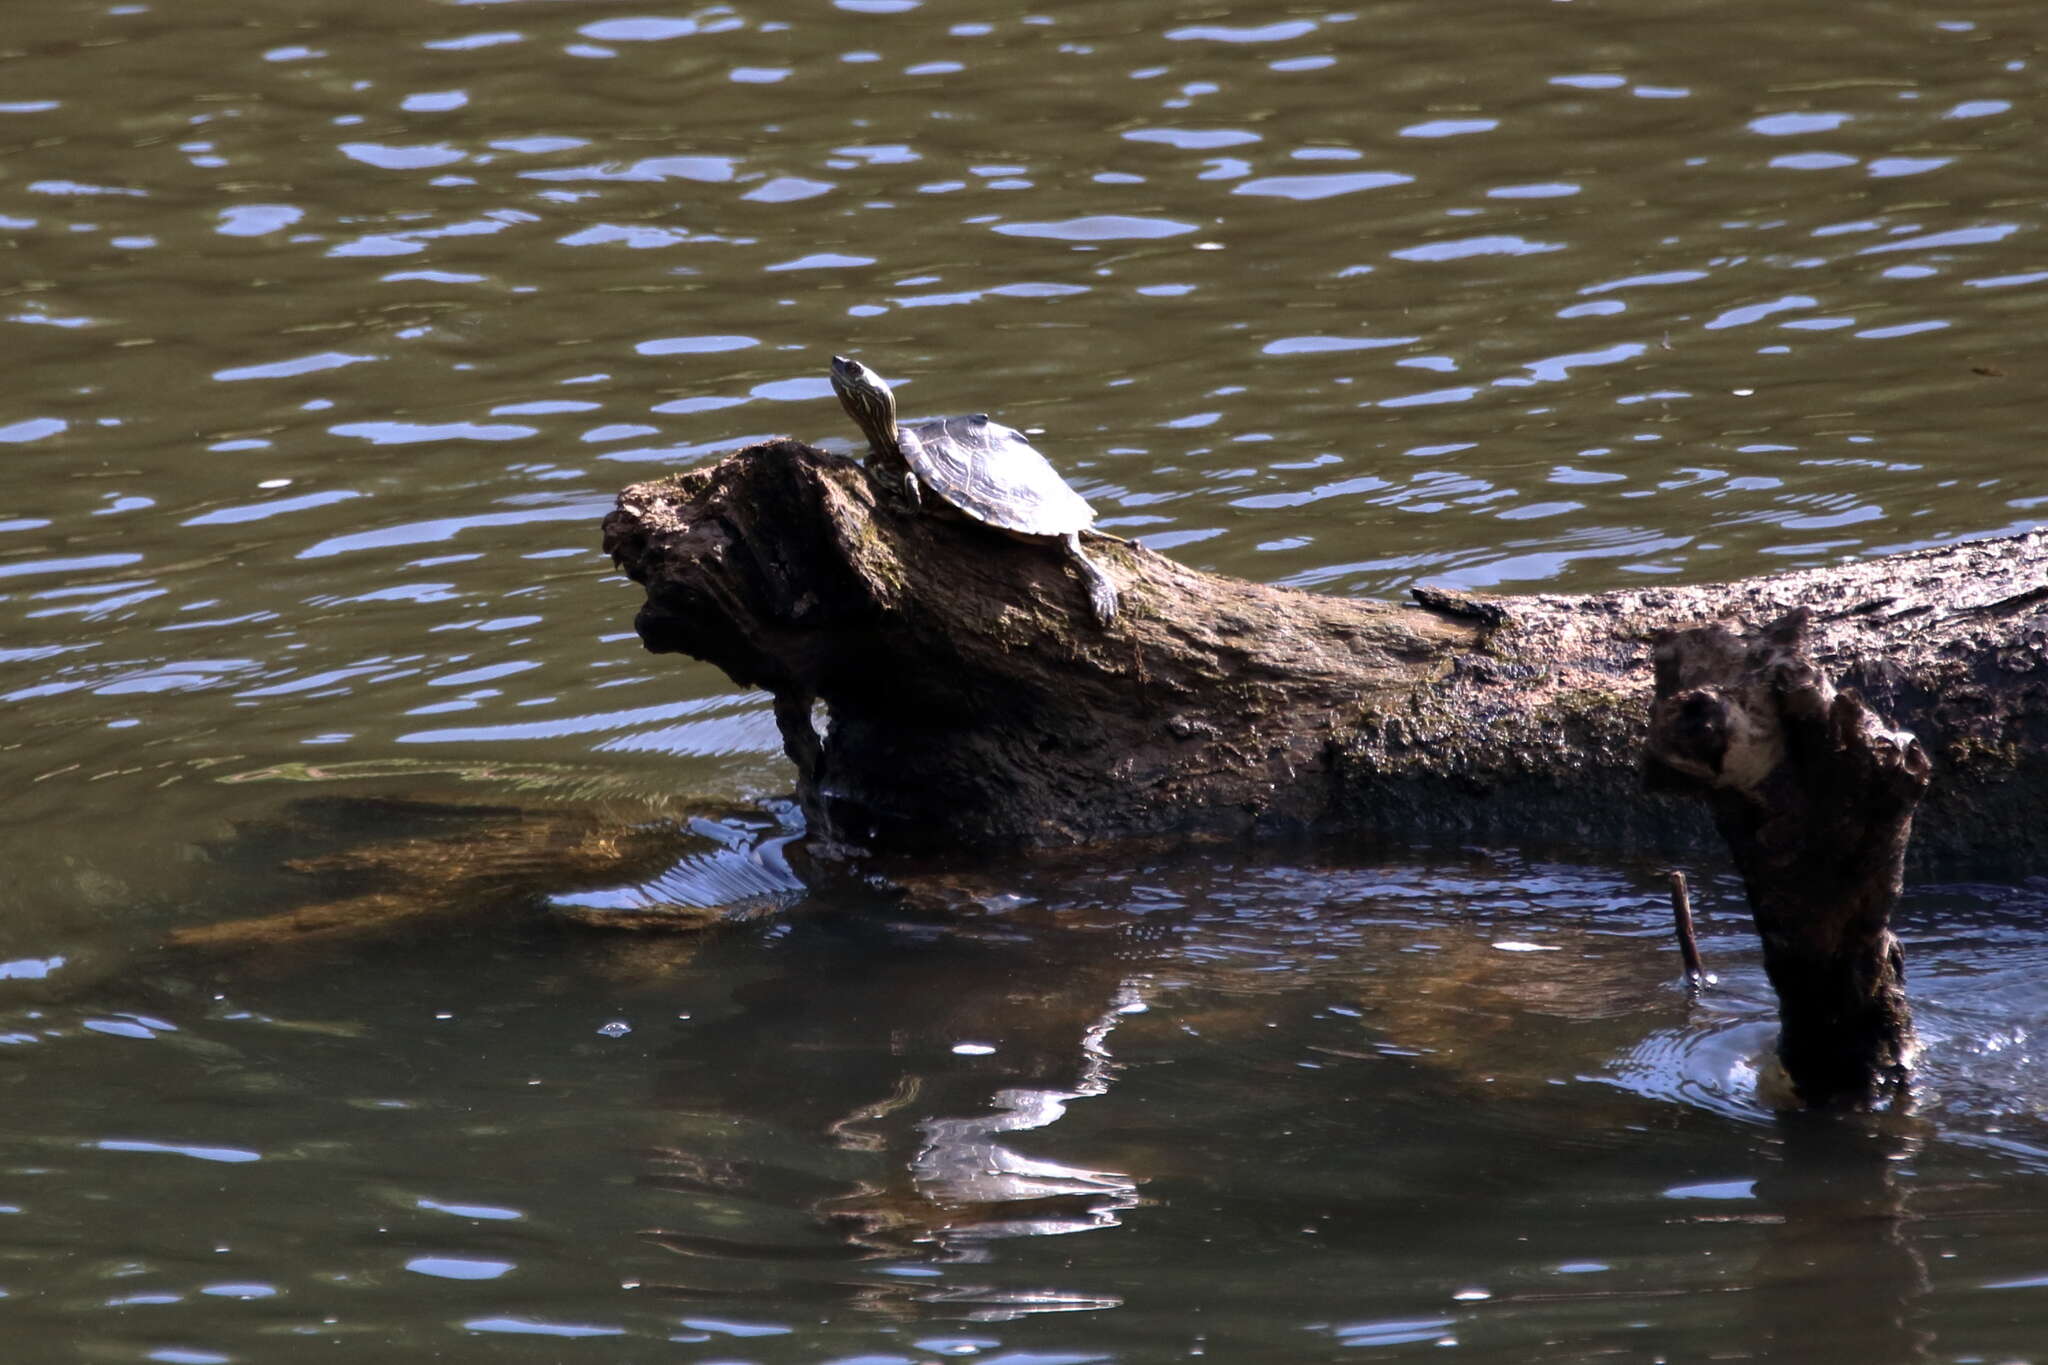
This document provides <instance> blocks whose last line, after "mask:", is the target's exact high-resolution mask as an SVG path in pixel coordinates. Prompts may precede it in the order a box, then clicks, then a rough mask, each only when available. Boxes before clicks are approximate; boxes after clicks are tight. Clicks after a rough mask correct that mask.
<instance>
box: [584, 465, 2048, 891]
mask: <svg viewBox="0 0 2048 1365" xmlns="http://www.w3.org/2000/svg"><path fill="white" fill-rule="evenodd" d="M604 544H605V548H606V550H607V551H608V552H609V553H610V554H611V555H612V557H613V559H614V561H615V562H616V563H617V564H618V566H619V567H620V568H621V569H622V570H623V571H624V572H625V574H626V575H627V576H628V577H629V578H630V579H632V580H633V581H634V582H635V583H637V584H639V585H641V586H642V587H643V588H644V590H645V602H644V604H643V605H642V606H641V608H640V610H639V614H638V617H637V619H636V622H635V624H636V627H637V629H638V631H639V633H640V636H641V639H642V640H643V641H644V642H645V644H646V645H647V647H648V648H649V649H651V650H654V651H657V652H672V653H681V654H686V655H689V656H691V657H694V658H698V659H702V660H706V661H708V662H710V663H711V664H713V665H715V666H716V667H718V668H720V669H722V670H723V671H724V672H725V673H726V674H727V676H729V677H730V678H732V679H733V681H734V682H736V683H738V684H740V685H742V686H747V687H759V688H763V689H765V690H767V691H769V692H770V693H772V694H773V695H774V698H775V713H776V718H777V722H778V724H779V725H780V727H781V731H782V736H783V741H784V746H785V748H786V750H787V751H788V753H789V755H790V758H791V759H792V761H793V762H794V763H795V764H796V768H797V785H798V795H799V799H800V800H801V802H802V804H803V806H804V809H805V812H806V814H807V817H808V818H809V820H810V821H811V828H812V830H813V831H814V836H825V837H829V838H832V839H836V840H839V841H841V842H843V843H846V844H851V845H858V846H861V847H865V848H869V849H873V850H876V851H896V850H913V849H923V850H930V849H987V848H993V847H1014V846H1027V845H1047V844H1072V843H1084V842H1092V841H1102V840H1112V839H1131V838H1143V837H1151V836H1189V835H1197V836H1222V837H1230V836H1239V835H1244V834H1251V833H1260V832H1270V831H1280V830H1289V831H1293V830H1304V831H1330V832H1346V833H1364V834H1372V835H1379V836H1387V837H1391V838H1397V839H1404V840H1406V839H1417V838H1422V839H1434V838H1449V839H1456V840H1460V841H1501V842H1508V841H1512V842H1517V843H1524V844H1526V843H1557V842H1564V843H1569V844H1572V845H1575V846H1579V847H1601V848H1607V849H1636V850H1642V851H1646V852H1655V853H1658V854H1661V855H1665V856H1670V855H1675V854H1682V853H1685V852H1687V851H1697V850H1699V849H1700V848H1702V847H1703V846H1706V845H1708V844H1710V843H1711V841H1712V830H1711V828H1710V826H1709V824H1708V822H1707V821H1706V820H1705V819H1704V818H1703V817H1702V813H1701V811H1700V810H1699V809H1697V803H1684V802H1678V801H1670V800H1651V799H1647V798H1646V797H1645V796H1644V795H1643V792H1642V767H1641V752H1640V751H1641V745H1642V742H1643V739H1644V737H1645V736H1646V735H1647V734H1648V731H1649V721H1650V709H1651V705H1652V702H1653V697H1654V677H1653V674H1654V669H1653V663H1652V652H1653V648H1654V643H1655V640H1656V638H1657V636H1658V633H1659V632H1660V631H1665V630H1669V629H1671V628H1674V627H1683V626H1687V625H1697V624H1702V623H1708V622H1724V623H1728V624H1729V625H1731V626H1732V627H1734V628H1737V629H1749V628H1754V627H1756V626H1758V625H1761V624H1763V623H1767V622H1770V621H1775V620H1777V619H1779V618H1781V617H1783V616H1785V615H1786V614H1787V613H1790V612H1792V611H1795V610H1798V609H1805V610H1806V611H1807V612H1808V613H1809V614H1810V624H1809V626H1808V630H1807V639H1806V647H1807V649H1808V651H1809V652H1810V657H1811V658H1812V660H1813V661H1814V662H1815V663H1816V665H1817V666H1819V667H1821V668H1824V669H1825V670H1827V672H1828V673H1829V674H1830V675H1831V676H1832V677H1834V678H1835V679H1836V680H1837V682H1838V683H1839V685H1840V686H1842V687H1844V688H1848V689H1852V690H1854V691H1856V692H1858V693H1859V694H1861V695H1862V696H1864V697H1866V698H1869V699H1870V700H1871V701H1872V703H1873V704H1875V705H1877V706H1878V707H1880V708H1881V709H1882V710H1884V711H1885V712H1886V713H1887V714H1888V715H1889V716H1890V718H1891V720H1892V722H1893V723H1894V724H1896V725H1898V726H1900V727H1903V728H1905V729H1907V730H1910V731H1912V732H1914V733H1915V734H1917V735H1918V736H1919V739H1920V743H1921V745H1922V746H1923V748H1924V750H1925V752H1926V755H1927V758H1928V762H1929V765H1930V770H1931V773H1932V777H1933V786H1932V788H1931V789H1930V791H1929V793H1928V795H1927V797H1926V799H1925V801H1924V802H1923V803H1922V805H1921V807H1920V810H1919V816H1918V837H1917V839H1916V840H1915V843H1914V848H1915V850H1916V853H1917V854H1918V856H1919V857H1920V858H1921V859H1922V860H1923V862H1924V863H1925V864H1928V865H1935V866H1956V865H1963V864H1967V865H1969V866H1972V867H1977V868H1992V867H2003V866H2011V865H2013V864H2014V863H2015V862H2019V863H2024V862H2027V861H2030V860H2031V861H2032V862H2034V863H2036V864H2038V862H2039V860H2040V859H2041V858H2042V857H2043V855H2048V821H2043V820H2041V819H2040V818H2038V815H2037V812H2038V811H2039V810H2041V809H2043V808H2044V802H2048V536H2044V535H2043V534H2041V533H2039V532H2035V533H2029V534H2025V535H2020V536H2013V537H2009V538H2005V539H1999V540H1984V541H1976V542H1969V543H1963V544H1956V545H1949V546H1943V547H1940V548H1937V549H1932V550H1922V551H1916V552H1912V553H1908V554H1902V555H1895V556H1891V557H1888V558H1882V559H1872V560H1866V561H1862V562H1858V563H1850V564H1842V565H1836V566H1830V567H1825V568H1816V569H1805V570H1800V571H1796V572H1792V573H1784V574H1777V575H1772V576H1769V577H1763V578H1754V579H1747V580H1743V581H1741V582H1736V583H1726V584H1714V585H1700V586H1690V587H1676V586H1674V587H1654V588H1639V589H1629V590H1625V591H1620V592H1609V593H1599V594H1593V595H1587V596H1571V595H1560V594H1540V595H1534V596H1526V597H1506V598H1492V599H1485V600H1480V599H1476V598H1471V597H1465V596H1461V595H1458V594H1452V593H1442V592H1433V591H1430V590H1427V589H1420V590H1418V591H1417V600H1416V601H1415V602H1413V603H1406V604H1395V603H1387V602H1376V601H1361V600H1353V599H1347V598H1338V597H1330V596H1323V595H1318V594H1312V593H1306V592H1298V591H1293V590H1290V589H1285V588H1273V587H1266V586H1263V585H1260V584H1255V583H1250V582H1246V581H1243V580H1241V579H1236V578H1230V577H1225V576H1221V575H1216V574H1207V573H1201V572H1197V571H1196V570H1193V569H1190V568H1188V567H1186V566H1184V565H1181V564H1177V563H1175V562H1174V561H1172V560H1170V559H1167V558H1166V557H1164V556H1162V555H1159V554H1156V553H1154V552H1152V551H1149V550H1146V549H1144V548H1142V547H1141V546H1137V545H1132V544H1125V543H1121V542H1111V541H1098V542H1091V544H1090V552H1091V554H1093V555H1094V556H1095V557H1096V558H1097V559H1098V560H1099V561H1100V562H1102V564H1103V565H1104V568H1105V569H1106V571H1107V572H1108V573H1109V574H1110V576H1111V578H1112V579H1113V580H1114V581H1115V582H1116V584H1117V586H1118V588H1119V589H1120V590H1121V592H1122V595H1123V601H1124V609H1123V612H1122V613H1121V615H1120V616H1119V617H1118V619H1117V620H1116V621H1115V622H1113V623H1111V624H1110V625H1109V626H1108V627H1106V628H1104V627H1098V626H1096V625H1095V623H1094V622H1093V621H1092V620H1091V619H1090V617H1089V614H1088V612H1087V607H1086V594H1085V592H1084V591H1083V588H1082V585H1081V583H1080V582H1079V580H1078V579H1077V578H1075V577H1074V575H1073V573H1072V571H1071V570H1070V569H1069V567H1068V566H1067V564H1066V562H1065V561H1064V560H1063V559H1062V558H1061V557H1060V556H1059V555H1058V554H1057V553H1054V552H1052V551H1050V550H1048V549H1046V548H1045V547H1043V546H1038V545H1032V544H1024V543H1018V542H1013V541H1010V540H1007V539H1004V538H1001V537H998V536H995V535H992V534H990V533H989V532H988V531H986V530H985V529H984V528H980V527H977V526H974V525H970V524H965V523H963V522H960V521H957V520H950V519H947V518H943V517H939V516H933V515H930V514H928V513H920V512H918V511H916V510H914V509H912V508H910V507H909V506H907V505H905V504H904V503H903V501H902V500H901V498H900V496H898V495H896V494H895V493H893V492H892V491H891V490H889V489H887V488H885V487H883V486H881V484H880V483H878V482H877V481H873V480H870V478H869V477H868V476H867V474H866V473H865V471H864V470H863V469H862V467H861V466H860V465H859V464H857V463H856V462H854V461H853V460H851V459H847V458H844V457H841V456H837V455H833V454H828V453H825V452H822V451H819V450H816V449H814V448H812V447H810V446H807V445H804V444H802V443H800V442H796V441H790V440H776V441H768V442H764V443H761V444H758V445H755V446H751V447H749V448H747V449H745V450H742V451H739V452H737V453H735V454H733V455H731V456H729V457H727V458H725V459H723V460H720V461H719V462H717V463H715V464H713V465H710V466H708V467H705V468H700V469H695V470H691V471H689V472H686V473H682V474H678V475H674V476H671V477H669V478H665V479H661V480H657V481H654V482H650V483H643V484H639V485H635V486H633V487H631V488H628V489H626V490H624V491H623V492H622V493H621V494H620V495H619V498H618V503H617V506H616V508H615V510H613V512H612V513H611V514H610V515H609V516H608V517H607V518H606V520H605V524H604Z"/></svg>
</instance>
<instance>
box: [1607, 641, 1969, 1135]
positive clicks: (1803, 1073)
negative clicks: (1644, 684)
mask: <svg viewBox="0 0 2048 1365" xmlns="http://www.w3.org/2000/svg"><path fill="white" fill-rule="evenodd" d="M1811 625H1812V613H1811V612H1810V611H1808V610H1807V609H1806V608H1803V607H1802V608H1800V609H1799V610H1797V611H1794V612H1792V613H1790V614H1789V615H1786V616H1784V617H1781V618H1780V619H1779V620H1777V621H1775V622H1772V623H1771V624H1769V625H1767V626H1765V627H1764V628H1762V629H1761V630H1758V631H1756V632H1755V633H1753V634H1751V635H1749V636H1747V637H1746V638H1745V637H1738V636H1736V635H1734V634H1733V633H1731V632H1730V631H1728V630H1727V629H1725V628H1724V627H1722V626H1720V625H1707V626H1696V627H1693V628H1692V629H1689V630H1683V631H1673V632H1670V633H1668V634H1666V635H1664V636H1663V637H1661V638H1660V639H1659V640H1658V641H1657V645H1656V649H1655V658H1656V702H1655V704H1654V705H1653V706H1652V707H1651V711H1650V733H1649V737H1648V745H1647V749H1648V754H1649V766H1648V776H1649V778H1650V781H1651V785H1653V786H1656V787H1660V788H1662V789H1665V790H1671V791H1678V792H1683V793H1686V794H1689V795H1693V796H1697V797H1700V798H1702V799H1704V800H1705V802H1706V804H1707V808H1708V809H1709V810H1710V811H1711V812H1712V813H1713V817H1714V826H1715V828H1716V829H1718V830H1719V831H1720V832H1721V837H1722V838H1723V839H1724V840H1726V841H1727V844H1728V848H1729V851H1730V852H1731V853H1733V854H1734V857H1735V866H1736V868H1737V869H1738V870H1739V871H1740V872H1741V873H1742V884H1743V889H1744V890H1745V892H1746V893H1747V895H1748V897H1749V905H1750V910H1751V913H1752V914H1753V915H1754V916H1755V918H1756V929H1757V936H1758V938H1760V939H1761V940H1762V942H1763V952H1764V970H1765V972H1766V973H1767V974H1768V975H1769V976H1770V979H1771V985H1772V986H1773V987H1774V988H1775V989H1776V991H1777V994H1778V1020H1779V1026H1780V1029H1779V1035H1778V1057H1779V1060H1780V1061H1782V1062H1783V1063H1784V1066H1785V1074H1786V1076H1787V1077H1788V1078H1789V1079H1790V1080H1791V1082H1792V1087H1793V1089H1794V1090H1796V1091H1797V1092H1798V1094H1799V1097H1800V1098H1801V1099H1802V1100H1804V1101H1805V1102H1806V1103H1807V1104H1810V1105H1838V1104H1852V1105H1853V1104H1864V1103H1868V1102H1872V1101H1875V1100H1879V1099H1883V1098H1885V1097H1887V1096H1889V1095H1895V1094H1900V1093H1903V1091H1904V1087H1905V1084H1906V1079H1907V1072H1908V1069H1909V1067H1910V1066H1911V1062H1912V1055H1913V1021H1912V1015H1911V1013H1910V1011H1909V1010H1908V1008H1907V1005H1906V975H1905V973H1906V964H1905V953H1904V951H1903V950H1902V949H1901V948H1900V946H1899V941H1898V939H1897V938H1896V937H1895V936H1894V935H1893V934H1892V931H1891V912H1892V907H1893V906H1894V905H1896V904H1897V903H1898V898H1899V890H1900V884H1901V881H1902V878H1903V873H1904V868H1905V862H1906V844H1907V842H1908V840H1909V839H1910V838H1911V836H1912V832H1913V810H1914V807H1915V806H1917V805H1918V804H1919V802H1920V797H1921V794H1922V793H1923V792H1925V791H1926V790H1927V778H1928V772H1929V768H1930V764H1929V762H1928V757H1927V751H1926V750H1925V749H1924V748H1923V747H1922V746H1921V744H1920V743H1919V741H1918V740H1916V739H1914V738H1913V736H1911V735H1910V734H1905V733H1902V732H1900V731H1897V730H1894V729H1891V728H1890V727H1889V726H1887V725H1886V724H1885V723H1884V722H1883V721H1882V720H1881V719H1880V718H1879V717H1878V716H1877V715H1876V714H1875V713H1874V712H1872V710H1871V709H1870V707H1869V706H1867V705H1866V704H1865V703H1864V702H1863V700H1862V699H1861V698H1860V697H1858V696H1857V695H1856V694H1855V693H1853V692H1843V691H1838V690H1836V688H1835V687H1834V686H1833V684H1832V683H1831V682H1830V681H1829V680H1828V677H1827V675H1826V674H1825V673H1824V672H1822V671H1821V669H1820V668H1818V667H1817V666H1815V664H1814V662H1813V660H1812V659H1811V658H1810V657H1808V654H1807V651H1806V636H1807V631H1808V629H1809V628H1810V627H1811ZM1681 925H1682V919H1681Z"/></svg>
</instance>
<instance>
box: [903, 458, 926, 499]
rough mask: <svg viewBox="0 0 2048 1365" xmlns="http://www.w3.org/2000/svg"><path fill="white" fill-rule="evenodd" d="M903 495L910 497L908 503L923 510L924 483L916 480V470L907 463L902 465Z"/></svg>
mask: <svg viewBox="0 0 2048 1365" xmlns="http://www.w3.org/2000/svg"><path fill="white" fill-rule="evenodd" d="M903 496H904V497H906V498H909V499H910V505H911V506H912V507H914V508H916V509H917V510H919V511H923V510H924V485H923V484H921V483H919V482H918V481H917V471H916V470H914V469H912V468H911V467H910V466H909V465H907V464H906V465H904V466H903Z"/></svg>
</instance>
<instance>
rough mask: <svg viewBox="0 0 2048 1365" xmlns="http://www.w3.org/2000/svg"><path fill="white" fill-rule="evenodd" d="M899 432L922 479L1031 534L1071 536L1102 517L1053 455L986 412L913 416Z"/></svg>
mask: <svg viewBox="0 0 2048 1365" xmlns="http://www.w3.org/2000/svg"><path fill="white" fill-rule="evenodd" d="M896 435H897V440H898V443H899V444H901V446H902V447H903V458H904V460H905V461H907V462H908V463H909V465H910V468H911V470H912V471H913V472H914V473H916V475H917V477H918V479H919V480H920V481H922V482H923V483H924V485H925V486H926V487H927V488H929V489H931V491H932V492H934V493H936V494H937V495H938V496H939V497H941V498H944V499H945V500H946V501H947V502H948V503H950V504H952V505H953V506H954V507H957V508H959V509H960V510H961V511H962V512H965V513H966V514H967V515H968V516H970V517H973V518H974V519H975V520H976V521H980V522H985V523H987V524H988V525H990V526H993V527H996V528H997V529H998V530H1003V531H1012V532H1015V533H1016V534H1018V535H1025V536H1064V535H1067V534H1069V533H1070V532H1074V531H1081V530H1086V529H1087V528H1088V527H1089V526H1092V525H1094V523H1095V509H1094V508H1093V507H1090V506H1089V505H1088V500H1087V499H1086V498H1084V497H1082V496H1081V495H1080V494H1079V493H1076V492H1075V491H1074V490H1073V489H1071V488H1069V487H1068V486H1067V481H1066V480H1065V479H1062V478H1061V477H1060V476H1059V471H1058V470H1055V469H1054V468H1053V467H1052V465H1051V464H1049V463H1047V461H1046V458H1045V456H1043V455H1041V454H1039V453H1038V452H1037V451H1036V450H1034V449H1032V448H1031V443H1030V442H1029V441H1027V440H1025V439H1024V437H1023V435H1022V434H1021V433H1020V432H1017V431H1014V430H1012V429H1011V428H1009V427H1006V426H1004V425H1003V424H1002V423H1001V422H991V421H990V420H989V419H988V415H987V414H986V413H978V414H976V415H975V416H972V417H940V418H933V419H929V420H926V421H922V422H906V423H903V424H902V425H900V426H898V427H897V428H896Z"/></svg>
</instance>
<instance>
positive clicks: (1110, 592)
mask: <svg viewBox="0 0 2048 1365" xmlns="http://www.w3.org/2000/svg"><path fill="white" fill-rule="evenodd" d="M1060 543H1061V545H1062V546H1063V547H1064V548H1065V550H1066V552H1067V558H1068V559H1071V560H1072V561H1074V567H1075V568H1076V569H1079V570H1080V571H1081V578H1082V581H1083V582H1085V583H1087V585H1088V609H1089V610H1090V611H1091V612H1093V613H1094V615H1095V624H1096V625H1098V626H1103V627H1107V626H1108V625H1109V623H1110V622H1112V621H1114V620H1116V609H1117V604H1118V594H1117V590H1116V584H1114V583H1112V582H1110V581H1109V575H1108V574H1106V573H1104V572H1103V571H1102V566H1101V565H1100V564H1097V563H1096V562H1095V561H1094V560H1092V559H1090V558H1089V557H1088V556H1087V554H1086V553H1085V552H1084V551H1083V550H1082V549H1081V535H1080V532H1078V531H1070V532H1068V533H1067V534H1066V535H1064V536H1062V537H1060Z"/></svg>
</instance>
